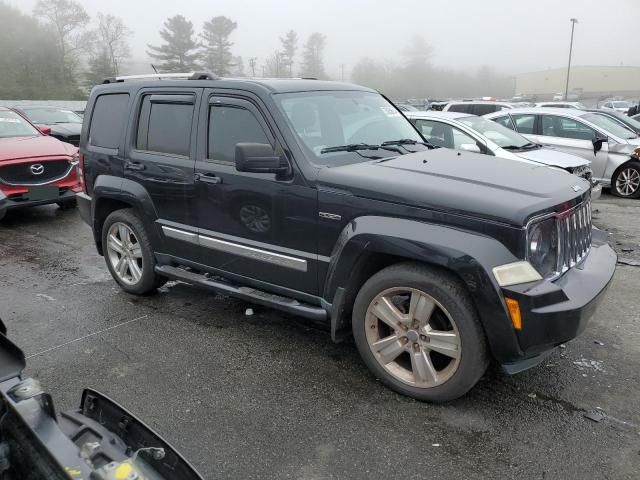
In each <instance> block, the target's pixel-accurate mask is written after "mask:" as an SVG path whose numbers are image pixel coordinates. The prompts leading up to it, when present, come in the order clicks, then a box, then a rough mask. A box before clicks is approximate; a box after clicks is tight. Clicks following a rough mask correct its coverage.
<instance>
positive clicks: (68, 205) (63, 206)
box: [57, 198, 78, 210]
mask: <svg viewBox="0 0 640 480" xmlns="http://www.w3.org/2000/svg"><path fill="white" fill-rule="evenodd" d="M57 205H58V207H60V210H71V209H72V208H76V205H78V201H77V200H76V199H75V198H71V199H68V200H63V201H61V202H57Z"/></svg>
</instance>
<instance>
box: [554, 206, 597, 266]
mask: <svg viewBox="0 0 640 480" xmlns="http://www.w3.org/2000/svg"><path fill="white" fill-rule="evenodd" d="M557 222H558V223H557V226H558V272H559V273H564V272H566V271H567V270H569V269H570V268H571V267H574V266H575V265H576V264H578V263H579V262H580V260H582V259H583V258H584V257H586V256H587V254H588V253H589V250H590V249H591V228H592V222H591V200H587V201H586V202H584V203H582V204H580V205H578V206H576V207H574V208H572V209H571V210H567V211H566V212H562V213H559V214H558V215H557Z"/></svg>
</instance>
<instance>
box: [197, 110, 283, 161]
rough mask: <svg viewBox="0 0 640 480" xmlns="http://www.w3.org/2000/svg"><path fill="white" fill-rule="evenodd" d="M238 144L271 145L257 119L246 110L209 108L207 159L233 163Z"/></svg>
mask: <svg viewBox="0 0 640 480" xmlns="http://www.w3.org/2000/svg"><path fill="white" fill-rule="evenodd" d="M238 143H268V144H271V142H270V141H269V139H268V137H267V135H266V134H265V132H264V130H263V129H262V126H261V125H260V122H259V121H258V119H257V118H256V117H255V116H254V115H253V113H251V112H250V111H249V110H247V109H246V108H242V107H237V106H231V105H212V106H211V107H210V108H209V145H208V150H207V158H210V159H212V160H218V161H222V162H231V163H232V162H235V157H236V145H237V144H238Z"/></svg>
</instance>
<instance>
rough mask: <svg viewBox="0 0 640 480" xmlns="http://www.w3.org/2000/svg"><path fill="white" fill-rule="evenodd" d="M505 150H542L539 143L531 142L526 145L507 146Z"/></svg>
mask: <svg viewBox="0 0 640 480" xmlns="http://www.w3.org/2000/svg"><path fill="white" fill-rule="evenodd" d="M502 148H504V149H505V150H533V149H534V148H540V145H538V144H537V143H533V142H529V143H525V144H524V145H505V146H504V147H502Z"/></svg>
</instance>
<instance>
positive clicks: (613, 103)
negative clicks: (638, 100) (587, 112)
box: [600, 100, 631, 115]
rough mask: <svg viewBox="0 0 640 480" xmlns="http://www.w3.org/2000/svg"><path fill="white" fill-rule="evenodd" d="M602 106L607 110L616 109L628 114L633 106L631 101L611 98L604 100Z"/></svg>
mask: <svg viewBox="0 0 640 480" xmlns="http://www.w3.org/2000/svg"><path fill="white" fill-rule="evenodd" d="M600 108H604V109H607V110H614V111H616V112H620V113H622V114H625V115H626V114H627V112H628V111H629V109H630V108H631V102H627V101H626V100H610V101H607V102H604V103H603V104H602V105H601V106H600Z"/></svg>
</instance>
